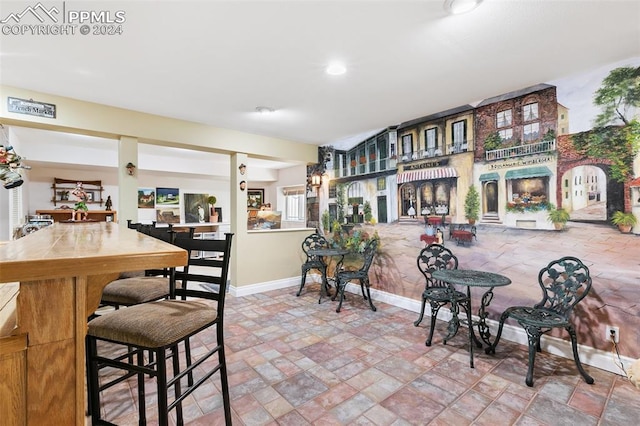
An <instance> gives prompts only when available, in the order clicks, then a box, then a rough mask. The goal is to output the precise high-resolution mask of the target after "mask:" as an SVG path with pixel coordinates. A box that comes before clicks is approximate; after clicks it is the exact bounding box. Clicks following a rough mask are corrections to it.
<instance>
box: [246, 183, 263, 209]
mask: <svg viewBox="0 0 640 426" xmlns="http://www.w3.org/2000/svg"><path fill="white" fill-rule="evenodd" d="M263 204H264V189H262V188H260V189H255V188H254V189H251V188H249V189H248V190H247V208H249V209H259V208H260V206H261V205H263Z"/></svg>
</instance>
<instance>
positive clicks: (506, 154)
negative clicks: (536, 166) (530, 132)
mask: <svg viewBox="0 0 640 426" xmlns="http://www.w3.org/2000/svg"><path fill="white" fill-rule="evenodd" d="M555 150H556V140H555V139H554V140H552V141H542V142H537V143H530V144H526V145H518V146H512V147H509V148H501V149H494V150H491V151H487V152H485V160H486V161H496V160H504V159H506V158H515V157H522V156H525V155H533V154H542V153H545V152H553V151H555Z"/></svg>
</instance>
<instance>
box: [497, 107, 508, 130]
mask: <svg viewBox="0 0 640 426" xmlns="http://www.w3.org/2000/svg"><path fill="white" fill-rule="evenodd" d="M511 122H512V114H511V110H510V109H506V110H504V111H500V112H498V114H496V127H498V128H500V127H507V126H511Z"/></svg>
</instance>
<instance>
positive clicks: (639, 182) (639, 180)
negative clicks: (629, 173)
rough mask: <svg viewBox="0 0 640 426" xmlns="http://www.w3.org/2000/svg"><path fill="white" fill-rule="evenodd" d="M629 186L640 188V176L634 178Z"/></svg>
mask: <svg viewBox="0 0 640 426" xmlns="http://www.w3.org/2000/svg"><path fill="white" fill-rule="evenodd" d="M629 186H630V187H631V188H640V177H639V178H635V179H634V180H632V181H631V183H629Z"/></svg>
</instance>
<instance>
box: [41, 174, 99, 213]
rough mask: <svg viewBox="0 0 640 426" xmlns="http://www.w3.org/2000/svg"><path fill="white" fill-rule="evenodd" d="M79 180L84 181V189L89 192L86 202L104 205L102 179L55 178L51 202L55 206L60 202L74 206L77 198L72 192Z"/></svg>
mask: <svg viewBox="0 0 640 426" xmlns="http://www.w3.org/2000/svg"><path fill="white" fill-rule="evenodd" d="M78 182H81V183H82V187H83V188H84V191H85V192H86V193H87V196H88V197H87V200H86V201H85V203H86V204H99V205H100V206H101V207H102V203H104V200H103V199H102V191H104V188H103V187H102V181H101V180H75V179H61V178H53V185H51V189H52V191H53V198H52V199H51V202H52V203H53V205H54V206H56V205H58V204H68V205H70V206H73V205H74V204H75V203H76V202H77V200H76V198H75V197H74V196H73V194H72V192H73V190H74V189H75V188H76V185H77V184H78Z"/></svg>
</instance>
